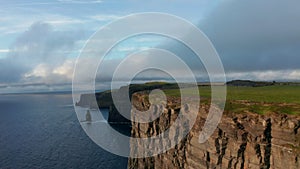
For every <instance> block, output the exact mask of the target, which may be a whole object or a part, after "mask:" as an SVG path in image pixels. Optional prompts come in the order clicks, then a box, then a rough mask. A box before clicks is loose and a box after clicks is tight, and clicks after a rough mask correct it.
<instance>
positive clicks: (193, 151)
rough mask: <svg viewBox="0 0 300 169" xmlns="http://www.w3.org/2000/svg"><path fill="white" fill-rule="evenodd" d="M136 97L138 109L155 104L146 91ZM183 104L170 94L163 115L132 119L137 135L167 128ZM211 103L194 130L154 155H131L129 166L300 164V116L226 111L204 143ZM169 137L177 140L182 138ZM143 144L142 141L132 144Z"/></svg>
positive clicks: (293, 167)
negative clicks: (202, 135) (147, 119)
mask: <svg viewBox="0 0 300 169" xmlns="http://www.w3.org/2000/svg"><path fill="white" fill-rule="evenodd" d="M133 98H134V99H133V104H134V106H135V107H136V108H137V109H139V110H146V109H148V108H149V103H148V101H147V100H146V99H145V98H144V97H143V95H142V94H139V93H136V94H134V96H133ZM180 108H181V107H180V103H179V102H178V101H176V100H172V99H169V100H168V104H167V107H166V108H164V109H163V113H162V114H161V116H160V117H159V118H158V119H156V120H154V121H153V122H151V123H136V122H132V130H131V135H132V137H149V136H154V135H158V134H159V133H162V132H164V131H165V130H166V129H168V128H169V127H170V126H171V125H172V123H173V122H174V120H175V119H176V118H177V115H178V112H179V110H180ZM208 108H209V106H208V105H201V108H200V110H199V112H198V117H197V120H196V123H195V125H194V127H193V129H192V130H191V132H190V133H189V134H188V136H187V137H185V138H184V139H183V140H182V141H181V142H180V143H179V144H178V145H176V146H175V147H174V148H172V149H170V150H168V151H167V152H165V153H163V154H160V155H157V156H154V157H148V158H131V159H129V163H128V168H131V169H133V168H178V169H179V168H200V169H202V168H204V169H213V168H216V169H218V168H219V169H221V168H223V169H225V168H226V169H227V168H228V169H231V168H232V169H243V168H245V169H246V168H254V169H256V168H257V169H281V168H285V169H298V168H300V117H297V116H292V115H283V114H275V113H274V114H267V115H258V114H255V113H251V112H249V113H244V114H234V113H230V112H226V113H224V114H223V117H222V120H221V121H220V123H219V125H218V127H217V129H216V130H215V132H214V133H213V135H212V136H211V137H210V138H209V139H208V140H207V141H206V142H205V143H202V144H200V143H199V142H198V137H199V133H200V131H201V129H202V126H203V125H204V122H205V120H206V116H207V112H208ZM169 139H170V141H174V140H175V139H176V138H175V137H174V138H169ZM131 144H135V143H131ZM139 146H142V145H131V147H135V148H136V147H137V148H139ZM143 146H147V145H143ZM148 146H150V145H148ZM156 146H163V145H156ZM135 151H136V150H135ZM131 153H134V151H132V152H131Z"/></svg>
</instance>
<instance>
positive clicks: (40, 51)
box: [0, 0, 300, 88]
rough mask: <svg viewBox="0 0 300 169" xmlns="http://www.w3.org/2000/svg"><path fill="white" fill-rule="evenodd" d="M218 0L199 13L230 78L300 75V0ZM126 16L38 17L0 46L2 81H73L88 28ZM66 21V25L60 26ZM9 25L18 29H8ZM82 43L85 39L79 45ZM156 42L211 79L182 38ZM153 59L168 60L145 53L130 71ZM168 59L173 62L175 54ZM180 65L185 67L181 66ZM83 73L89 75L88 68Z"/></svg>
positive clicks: (109, 65) (107, 72)
mask: <svg viewBox="0 0 300 169" xmlns="http://www.w3.org/2000/svg"><path fill="white" fill-rule="evenodd" d="M57 2H63V3H64V4H73V5H74V4H75V5H78V4H80V3H82V2H83V1H79V0H75V1H73V0H63V1H57ZM88 2H89V3H99V4H105V2H103V3H102V1H93V0H91V1H88ZM218 2H219V3H218V5H213V6H214V8H213V10H211V11H210V12H209V13H208V14H207V15H205V17H203V15H201V16H200V15H199V18H201V19H199V23H198V24H197V26H198V27H199V28H200V29H201V30H202V31H203V32H204V33H205V34H206V35H207V36H208V37H209V38H210V40H211V41H212V43H213V44H214V45H215V47H216V50H217V51H218V53H219V55H220V58H221V60H222V62H223V65H224V68H225V71H226V77H227V78H228V80H231V79H250V80H289V81H299V80H300V65H299V63H300V48H299V46H300V29H299V28H300V22H299V21H300V11H299V6H300V1H296V0H290V1H288V2H287V1H283V0H273V1H259V0H253V1H245V0H242V1H240V0H231V1H223V0H221V1H218ZM176 4H179V2H177V3H176ZM86 5H87V4H86ZM69 10H70V9H69ZM58 15H59V16H60V15H62V14H58ZM193 15H194V16H193V17H196V18H197V17H198V13H197V12H196V11H195V12H194V14H193ZM49 16H50V15H49ZM52 16H53V14H52ZM62 16H64V15H62ZM120 16H121V15H120V13H117V12H115V13H114V12H111V13H110V14H107V15H104V14H103V13H99V14H91V13H88V14H87V15H86V16H84V17H78V16H74V17H72V16H67V15H66V16H65V17H64V18H63V17H58V18H60V20H56V19H57V18H55V19H53V18H52V19H51V20H48V21H47V20H45V22H34V23H33V24H32V25H31V26H30V27H29V28H28V30H26V31H24V32H23V33H20V34H18V35H17V36H16V38H15V40H14V41H13V42H12V44H11V45H10V48H9V50H8V49H4V48H2V49H0V53H2V55H3V53H4V54H7V55H6V57H0V72H1V74H0V85H1V86H2V88H4V87H7V86H18V85H19V86H22V84H24V85H25V86H30V85H31V86H35V84H41V85H44V86H47V85H57V84H64V85H65V84H70V83H71V80H72V75H73V69H74V64H75V60H76V58H75V56H77V55H78V53H79V52H78V51H77V52H74V50H78V49H79V48H81V47H83V44H84V42H85V41H86V40H87V38H86V37H85V35H84V33H86V32H92V31H94V30H95V25H96V24H95V23H94V22H97V23H98V22H103V21H105V22H108V21H111V20H114V19H117V18H119V17H120ZM84 18H86V19H87V21H85V20H84ZM92 22H93V24H91V25H93V27H92V26H91V27H90V28H89V27H88V26H86V27H83V28H84V29H88V30H81V29H78V28H77V27H76V26H74V25H72V24H75V25H80V24H82V23H85V24H90V23H92ZM28 23H29V22H28ZM28 23H26V25H28ZM61 24H63V25H64V26H63V27H62V26H61V27H56V26H57V25H61ZM6 26H7V25H6ZM73 27H74V28H73ZM7 28H8V27H6V30H5V31H12V32H13V31H14V30H7ZM66 28H68V29H66ZM70 28H71V29H70ZM8 35H9V33H8ZM155 38H157V37H153V38H152V39H151V38H148V37H146V38H145V37H140V38H138V39H135V40H136V41H135V42H136V43H132V44H131V45H127V46H126V45H123V46H120V47H119V48H118V52H119V54H120V55H121V54H124V53H126V54H128V53H130V52H134V51H136V50H143V49H147V47H148V46H147V45H149V44H151V43H149V42H151V41H153V39H155ZM79 43H80V45H78V44H79ZM134 45H137V46H138V47H136V46H134ZM152 47H153V44H152ZM156 47H157V48H163V49H167V50H170V51H171V52H173V53H174V54H177V55H178V56H179V57H180V58H181V59H182V60H184V61H185V62H186V63H187V64H188V66H190V68H191V69H192V70H193V71H194V73H195V74H197V75H198V76H197V78H198V80H208V79H207V75H206V73H205V69H204V68H203V65H202V64H201V62H200V61H199V60H197V58H196V56H195V55H193V53H192V52H191V51H190V50H189V49H188V48H186V47H184V46H183V45H182V44H180V43H178V42H174V41H172V40H161V41H160V43H158V45H156ZM72 53H73V54H72ZM74 53H75V54H74ZM70 55H72V57H71V56H70ZM115 55H118V53H115ZM162 57H163V56H162ZM122 59H123V58H122V57H114V58H110V59H107V60H106V61H105V62H104V65H103V66H102V67H101V70H102V71H101V72H100V73H99V74H98V76H97V79H96V81H98V82H99V81H105V82H107V81H109V80H110V79H111V75H112V74H113V72H114V69H115V68H116V67H117V65H118V64H119V63H120V62H121V60H122ZM148 62H151V63H152V64H161V63H162V61H161V60H159V61H153V60H151V57H149V56H144V57H141V59H140V60H138V61H135V62H132V64H130V65H129V66H128V71H129V72H130V70H131V68H132V67H134V66H135V64H139V65H143V64H144V63H148ZM164 62H166V61H164ZM89 64H93V60H88V59H87V60H86V65H89ZM168 64H170V65H172V64H173V62H172V60H171V61H169V62H168ZM87 68H88V67H87ZM174 68H176V65H174ZM174 71H177V72H180V70H174ZM151 76H153V77H155V78H157V79H160V78H161V79H164V77H163V76H160V74H159V73H157V72H156V73H153V74H151V73H148V74H147V73H146V74H144V75H143V76H140V77H139V80H143V79H144V80H149V79H151V78H150V77H151ZM82 77H83V78H84V74H83V75H82ZM1 86H0V88H1Z"/></svg>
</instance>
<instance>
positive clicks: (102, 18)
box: [89, 14, 120, 21]
mask: <svg viewBox="0 0 300 169" xmlns="http://www.w3.org/2000/svg"><path fill="white" fill-rule="evenodd" d="M89 18H91V19H93V20H97V21H112V20H115V19H118V18H120V16H118V15H104V14H102V15H93V16H90V17H89Z"/></svg>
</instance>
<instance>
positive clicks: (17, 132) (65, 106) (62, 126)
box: [0, 94, 127, 169]
mask: <svg viewBox="0 0 300 169" xmlns="http://www.w3.org/2000/svg"><path fill="white" fill-rule="evenodd" d="M0 168H1V169H2V168H12V169H19V168H20V169H21V168H22V169H23V168H30V169H35V168H44V169H51V168H105V169H110V168H111V169H117V168H121V169H122V168H124V169H125V168H127V158H123V157H120V156H117V155H114V154H111V153H109V152H106V151H105V150H103V149H101V148H100V147H99V146H97V145H96V144H95V143H93V142H92V141H91V140H90V139H89V138H88V136H87V135H86V134H85V133H84V131H83V129H82V128H81V126H80V124H79V122H78V120H77V117H76V113H75V112H74V108H73V106H72V95H71V94H21V95H0Z"/></svg>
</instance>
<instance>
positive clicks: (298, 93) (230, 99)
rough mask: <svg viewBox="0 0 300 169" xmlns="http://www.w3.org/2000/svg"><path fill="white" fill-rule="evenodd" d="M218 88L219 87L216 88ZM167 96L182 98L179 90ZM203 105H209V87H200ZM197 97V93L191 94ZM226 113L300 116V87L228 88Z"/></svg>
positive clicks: (168, 91)
mask: <svg viewBox="0 0 300 169" xmlns="http://www.w3.org/2000/svg"><path fill="white" fill-rule="evenodd" d="M216 87H217V88H218V86H216ZM164 92H165V94H166V95H167V96H173V97H180V91H179V90H178V89H166V90H164ZM199 92H200V96H201V99H202V100H204V101H203V103H205V104H207V103H208V102H209V99H210V94H211V90H210V87H209V86H200V87H199ZM190 94H191V96H193V95H194V96H196V94H195V93H192V92H191V93H190ZM225 111H229V112H235V113H243V112H254V113H259V114H266V113H284V114H297V115H300V86H296V85H295V86H292V85H274V86H264V87H236V86H228V87H227V101H226V106H225Z"/></svg>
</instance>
